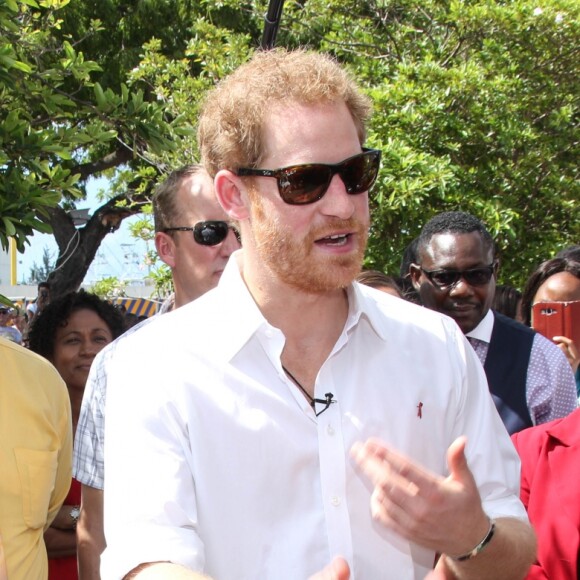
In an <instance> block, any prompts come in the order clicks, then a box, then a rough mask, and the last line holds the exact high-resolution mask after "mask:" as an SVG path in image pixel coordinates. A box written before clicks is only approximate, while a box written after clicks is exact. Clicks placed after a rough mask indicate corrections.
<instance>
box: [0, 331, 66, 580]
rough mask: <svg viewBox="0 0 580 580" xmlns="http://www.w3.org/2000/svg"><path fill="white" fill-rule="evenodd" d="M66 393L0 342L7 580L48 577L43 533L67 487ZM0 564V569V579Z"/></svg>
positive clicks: (0, 527)
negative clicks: (8, 579)
mask: <svg viewBox="0 0 580 580" xmlns="http://www.w3.org/2000/svg"><path fill="white" fill-rule="evenodd" d="M71 462H72V424H71V410H70V400H69V397H68V392H67V390H66V386H65V384H64V382H63V381H62V379H61V378H60V375H59V374H58V372H57V371H56V369H55V368H54V367H53V366H52V365H51V364H50V363H49V362H48V361H46V360H45V359H43V358H42V357H40V356H38V355H36V354H34V353H32V352H30V351H28V350H26V349H25V348H22V347H21V346H18V345H16V344H14V343H13V342H9V341H7V340H5V339H2V338H0V473H1V475H0V543H1V544H2V546H0V556H1V554H2V552H3V553H4V558H5V565H6V569H7V572H8V578H10V580H42V579H45V578H46V577H47V575H48V563H47V557H46V548H45V546H44V540H43V532H44V530H45V529H46V528H47V527H48V526H49V525H50V523H51V522H52V520H53V519H54V517H55V516H56V514H57V512H58V510H59V509H60V507H61V505H62V503H63V501H64V499H65V497H66V495H67V493H68V490H69V487H70V483H71ZM2 569H3V563H2V562H1V561H0V578H1V577H2Z"/></svg>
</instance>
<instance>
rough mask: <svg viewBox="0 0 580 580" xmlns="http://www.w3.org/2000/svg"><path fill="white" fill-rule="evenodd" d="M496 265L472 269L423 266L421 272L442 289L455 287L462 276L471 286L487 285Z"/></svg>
mask: <svg viewBox="0 0 580 580" xmlns="http://www.w3.org/2000/svg"><path fill="white" fill-rule="evenodd" d="M495 266H496V264H495V262H494V263H493V264H490V265H489V266H482V267H481V268H471V269H470V270H425V269H424V268H421V272H423V274H425V276H427V278H428V279H429V281H430V282H431V283H432V284H433V285H435V286H437V287H438V288H440V289H444V288H452V287H454V286H455V285H456V284H457V283H458V282H459V280H460V279H461V278H463V279H464V280H465V281H466V282H467V283H468V284H469V285H470V286H485V284H487V283H488V282H489V281H490V280H491V277H492V276H493V273H494V270H495Z"/></svg>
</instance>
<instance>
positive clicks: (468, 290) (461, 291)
mask: <svg viewBox="0 0 580 580" xmlns="http://www.w3.org/2000/svg"><path fill="white" fill-rule="evenodd" d="M472 294H473V287H472V286H471V284H469V283H467V282H466V280H465V278H464V277H463V276H460V277H459V280H457V282H456V283H455V284H454V285H453V286H452V287H451V290H450V291H449V295H450V296H471V295H472Z"/></svg>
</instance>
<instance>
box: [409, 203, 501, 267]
mask: <svg viewBox="0 0 580 580" xmlns="http://www.w3.org/2000/svg"><path fill="white" fill-rule="evenodd" d="M473 232H477V233H478V234H479V235H480V236H481V237H482V239H483V241H484V243H485V244H486V246H487V247H488V248H489V249H490V250H491V251H492V253H493V255H494V257H495V253H496V247H495V242H494V241H493V238H492V237H491V234H490V233H489V231H488V230H487V228H486V227H485V225H484V223H483V222H482V221H481V220H480V219H478V218H476V217H475V216H474V215H471V214H470V213H467V212H465V211H446V212H443V213H440V214H437V215H436V216H435V217H433V218H431V219H430V220H429V221H428V222H427V223H426V224H425V225H424V226H423V229H422V230H421V233H420V234H419V239H418V242H417V248H416V257H417V259H419V257H420V255H421V253H422V252H423V251H424V250H425V248H426V247H427V246H428V245H429V243H430V242H431V238H433V236H435V235H437V234H449V233H450V234H471V233H473Z"/></svg>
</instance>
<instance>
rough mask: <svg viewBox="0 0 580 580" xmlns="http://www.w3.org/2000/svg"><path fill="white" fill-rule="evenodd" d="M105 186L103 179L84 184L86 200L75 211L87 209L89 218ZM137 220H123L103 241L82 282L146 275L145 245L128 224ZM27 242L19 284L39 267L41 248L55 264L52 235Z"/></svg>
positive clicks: (39, 235)
mask: <svg viewBox="0 0 580 580" xmlns="http://www.w3.org/2000/svg"><path fill="white" fill-rule="evenodd" d="M106 185H107V181H106V180H105V179H94V180H91V181H90V182H89V183H88V184H87V193H88V195H87V199H86V200H84V201H82V202H78V203H77V208H78V209H85V208H88V209H89V210H90V213H91V214H92V213H93V211H94V210H95V209H97V208H98V207H100V206H101V205H102V203H103V202H101V201H99V200H98V199H97V193H98V191H99V189H103V188H105V187H106ZM136 219H138V216H134V217H132V218H127V219H125V220H123V222H122V224H121V227H120V228H119V230H118V231H116V232H115V233H113V234H108V235H107V236H106V237H105V239H104V240H103V242H102V243H101V246H100V248H99V252H98V254H97V257H96V258H95V261H94V262H93V264H92V266H91V268H90V270H89V272H88V273H87V276H86V277H85V282H94V281H96V280H100V279H102V278H106V277H108V276H115V277H117V278H120V279H131V278H133V279H134V278H142V277H144V276H145V275H146V274H147V271H146V268H144V267H143V262H144V260H143V258H144V256H145V253H146V251H147V248H146V245H145V242H143V241H141V240H136V239H135V238H133V237H132V236H131V233H130V231H129V224H130V223H131V222H132V221H134V220H136ZM29 241H30V246H28V245H27V246H26V250H25V251H24V253H23V254H18V257H17V260H18V265H17V268H18V270H17V273H18V275H17V280H18V283H19V284H20V283H23V282H24V281H26V280H27V279H28V275H29V273H30V269H31V268H32V266H33V265H34V264H35V263H36V264H37V265H40V264H42V256H43V253H44V248H48V251H49V252H51V253H52V258H53V260H56V256H57V245H56V242H55V241H54V237H53V236H52V235H49V234H40V233H37V234H35V235H34V236H33V237H31V238H30V239H29Z"/></svg>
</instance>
